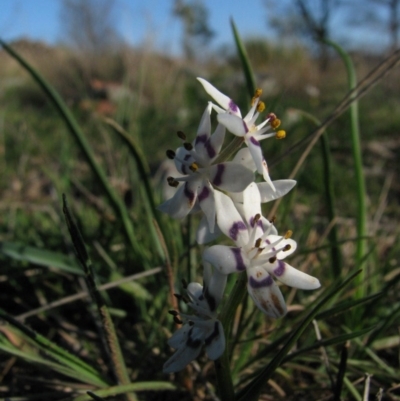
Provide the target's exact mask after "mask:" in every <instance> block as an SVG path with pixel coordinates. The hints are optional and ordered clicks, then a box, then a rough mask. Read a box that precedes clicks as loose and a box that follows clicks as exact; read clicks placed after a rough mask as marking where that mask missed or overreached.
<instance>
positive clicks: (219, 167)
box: [212, 164, 225, 187]
mask: <svg viewBox="0 0 400 401" xmlns="http://www.w3.org/2000/svg"><path fill="white" fill-rule="evenodd" d="M224 171H225V164H218V165H217V174H215V177H214V179H213V181H212V183H213V184H214V185H216V186H217V187H218V186H220V185H221V184H222V175H223V174H224Z"/></svg>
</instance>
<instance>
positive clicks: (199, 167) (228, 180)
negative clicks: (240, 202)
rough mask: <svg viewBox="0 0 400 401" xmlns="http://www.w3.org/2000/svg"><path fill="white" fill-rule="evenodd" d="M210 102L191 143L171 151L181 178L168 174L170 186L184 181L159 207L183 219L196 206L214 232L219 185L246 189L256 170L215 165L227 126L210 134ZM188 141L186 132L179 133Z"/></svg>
mask: <svg viewBox="0 0 400 401" xmlns="http://www.w3.org/2000/svg"><path fill="white" fill-rule="evenodd" d="M210 115H211V105H208V107H207V108H206V110H205V112H204V114H203V117H202V119H201V122H200V126H199V129H198V131H197V136H196V139H195V140H194V141H193V143H192V144H190V143H187V142H184V144H183V146H181V147H180V148H178V149H177V150H176V152H173V151H169V153H168V155H169V156H170V157H171V158H173V159H174V161H175V166H176V168H177V170H178V171H179V173H180V174H182V175H183V176H182V177H178V178H172V177H169V178H168V181H169V183H170V185H171V186H175V187H177V186H178V185H179V183H180V182H183V185H181V186H180V187H179V188H178V190H177V191H176V193H175V195H174V196H173V197H172V198H171V199H169V200H167V201H166V202H164V203H163V204H161V205H160V206H159V210H161V211H163V212H165V213H168V214H169V215H170V216H172V217H174V218H183V217H185V216H186V215H187V214H188V213H189V212H191V211H192V210H193V208H194V207H195V206H196V205H197V206H198V207H199V208H200V209H201V210H202V211H203V213H204V214H205V216H206V219H207V223H208V226H209V230H210V232H211V233H213V232H214V226H215V215H216V202H215V190H214V187H217V188H219V189H221V190H225V191H229V192H241V191H243V190H244V189H245V188H246V187H247V186H248V185H249V184H250V183H251V182H252V181H253V179H254V173H253V172H252V171H251V170H249V169H247V168H246V167H245V166H243V165H242V164H240V163H235V162H224V163H218V164H213V162H214V161H215V159H216V158H217V156H218V154H219V152H220V150H221V147H222V144H223V141H224V137H225V128H224V127H223V126H222V125H221V124H218V126H217V128H216V130H215V132H214V133H213V134H212V135H211V121H210ZM178 135H180V137H181V139H182V140H185V136H184V134H183V133H178Z"/></svg>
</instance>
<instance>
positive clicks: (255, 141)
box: [250, 136, 260, 147]
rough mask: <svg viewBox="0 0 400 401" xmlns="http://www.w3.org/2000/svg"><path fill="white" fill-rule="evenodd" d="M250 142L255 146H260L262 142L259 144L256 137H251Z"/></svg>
mask: <svg viewBox="0 0 400 401" xmlns="http://www.w3.org/2000/svg"><path fill="white" fill-rule="evenodd" d="M250 142H251V143H252V144H253V145H256V146H258V147H259V146H260V142H258V141H257V139H256V138H254V136H251V137H250Z"/></svg>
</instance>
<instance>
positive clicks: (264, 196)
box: [196, 148, 296, 244]
mask: <svg viewBox="0 0 400 401" xmlns="http://www.w3.org/2000/svg"><path fill="white" fill-rule="evenodd" d="M232 161H233V162H235V163H240V164H242V165H243V166H245V167H247V168H248V169H249V170H252V171H255V170H256V167H255V164H254V161H253V159H252V158H251V154H250V151H249V149H248V148H243V149H240V150H239V152H237V154H236V156H235V157H234V158H233V160H232ZM272 183H273V185H274V188H275V189H272V188H271V186H270V185H269V183H267V182H256V183H255V184H256V186H257V188H258V191H259V192H260V202H261V203H266V202H271V201H273V200H276V199H279V198H281V197H282V196H284V195H286V194H287V193H288V192H289V191H290V190H291V189H292V188H293V187H294V186H295V185H296V181H295V180H276V181H272ZM244 193H245V192H229V193H227V194H228V195H229V196H230V197H231V199H232V200H233V203H234V204H235V207H236V208H237V209H238V210H241V209H242V208H243V206H242V204H243V194H244ZM221 234H222V232H221V230H220V229H219V227H218V225H217V226H216V227H215V230H214V233H210V230H209V228H208V224H207V221H206V220H205V219H202V220H201V222H200V224H199V227H198V229H197V233H196V241H197V243H198V244H207V243H208V242H211V241H213V240H215V239H216V238H218V237H219V236H220V235H221Z"/></svg>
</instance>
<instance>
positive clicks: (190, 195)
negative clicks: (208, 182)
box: [183, 184, 195, 205]
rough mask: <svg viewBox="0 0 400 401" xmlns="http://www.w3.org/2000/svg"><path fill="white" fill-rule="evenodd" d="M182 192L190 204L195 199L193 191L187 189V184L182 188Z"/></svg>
mask: <svg viewBox="0 0 400 401" xmlns="http://www.w3.org/2000/svg"><path fill="white" fill-rule="evenodd" d="M183 193H184V194H185V196H186V198H187V199H188V201H189V203H190V204H191V205H192V204H193V203H194V200H195V195H194V192H193V191H191V190H190V189H189V187H188V185H187V184H185V189H184V191H183Z"/></svg>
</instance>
